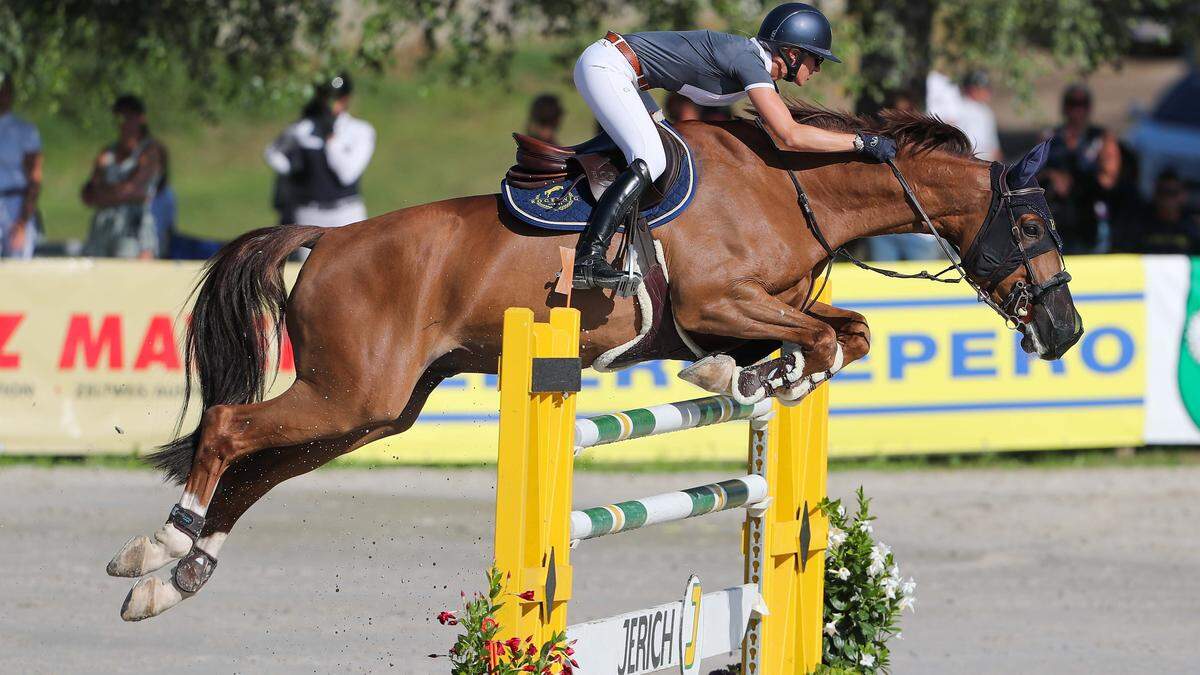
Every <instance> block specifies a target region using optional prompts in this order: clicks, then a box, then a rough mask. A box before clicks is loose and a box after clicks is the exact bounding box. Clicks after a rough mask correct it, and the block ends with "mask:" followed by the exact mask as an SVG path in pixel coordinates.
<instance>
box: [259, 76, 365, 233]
mask: <svg viewBox="0 0 1200 675" xmlns="http://www.w3.org/2000/svg"><path fill="white" fill-rule="evenodd" d="M352 92H353V84H352V83H351V81H350V76H349V75H346V74H345V73H343V74H340V75H337V76H336V77H333V78H332V79H330V80H329V82H328V83H326V84H325V85H323V86H321V87H320V88H319V89H318V92H317V95H316V97H314V98H313V100H312V101H310V102H309V104H308V105H307V106H305V109H304V111H303V113H302V117H301V118H300V120H299V121H297V122H296V123H295V124H292V125H291V126H289V127H288V128H287V129H286V130H284V132H283V133H282V134H280V136H279V137H278V138H276V139H275V141H274V142H272V143H271V144H270V145H268V146H267V148H266V150H265V151H264V152H263V158H264V159H265V160H266V162H267V165H269V166H270V167H271V169H273V170H274V171H275V172H276V173H277V174H279V177H280V185H279V186H278V188H277V195H276V208H279V209H280V212H281V215H282V216H283V217H284V218H287V216H288V215H294V221H295V222H296V223H298V224H301V225H317V226H320V227H340V226H342V225H348V224H350V223H354V222H358V221H360V220H365V219H366V218H367V207H366V205H365V204H364V203H363V200H362V195H361V193H360V190H359V180H360V179H361V178H362V175H363V172H364V171H366V168H367V165H368V164H369V163H370V162H371V156H372V155H373V154H374V152H375V129H374V127H372V126H371V125H370V124H369V123H367V122H365V121H364V120H360V119H358V118H356V117H354V116H352V115H351V114H350V112H349V107H350V95H351V93H352Z"/></svg>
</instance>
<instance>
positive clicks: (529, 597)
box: [517, 591, 534, 600]
mask: <svg viewBox="0 0 1200 675" xmlns="http://www.w3.org/2000/svg"><path fill="white" fill-rule="evenodd" d="M533 595H534V593H533V591H525V592H524V593H521V594H520V595H518V596H517V597H518V598H520V599H522V600H533Z"/></svg>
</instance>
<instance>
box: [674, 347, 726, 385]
mask: <svg viewBox="0 0 1200 675" xmlns="http://www.w3.org/2000/svg"><path fill="white" fill-rule="evenodd" d="M736 371H737V362H736V361H734V360H733V357H732V356H730V355H728V354H710V355H708V356H706V357H704V358H702V359H700V360H699V361H697V362H695V363H693V364H692V365H690V366H688V367H687V368H684V369H683V370H681V371H679V379H681V380H683V381H684V382H691V383H692V384H694V385H696V386H697V387H700V388H701V389H703V390H705V391H711V392H712V393H714V394H726V395H728V394H729V393H730V389H731V388H732V387H731V383H732V382H733V378H734V377H735V376H736Z"/></svg>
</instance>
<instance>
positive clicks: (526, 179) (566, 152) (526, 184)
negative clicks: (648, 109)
mask: <svg viewBox="0 0 1200 675" xmlns="http://www.w3.org/2000/svg"><path fill="white" fill-rule="evenodd" d="M655 127H656V128H657V129H658V136H659V138H660V139H661V140H662V144H663V150H665V151H666V156H667V169H666V171H663V174H662V175H661V176H659V177H658V180H656V181H654V185H652V186H651V187H649V188H647V189H646V192H645V193H644V194H643V195H642V199H641V204H640V206H641V209H643V210H645V209H650V208H653V207H654V206H657V205H658V203H659V202H661V201H662V200H663V197H665V196H666V194H667V191H668V190H669V189H670V188H671V186H672V185H673V184H674V183H675V179H676V178H678V177H679V170H680V166H681V165H682V164H683V162H684V157H685V153H686V152H687V151H686V149H685V148H684V147H683V145H682V144H681V143H680V142H679V141H678V140H677V139H676V138H675V136H674V135H672V134H670V133H668V132H667V131H666V130H665V129H664V128H663V127H662V126H661V125H658V124H656V125H655ZM513 139H514V140H515V141H516V142H517V163H516V164H514V165H513V166H512V167H511V168H509V170H508V173H507V174H505V176H504V179H505V181H507V182H508V184H509V185H511V186H513V187H515V188H519V189H522V190H539V189H541V188H544V187H548V186H550V185H554V184H555V183H559V182H562V181H567V182H568V183H575V182H578V181H580V180H583V179H586V180H587V184H588V190H589V192H591V195H592V198H593V199H600V195H602V194H604V191H605V190H606V189H608V186H609V185H612V183H613V181H614V180H616V179H617V176H618V175H620V173H621V172H622V171H624V170H625V168H626V167H627V166H628V165H627V164H626V162H625V155H624V154H623V153H622V152H621V149H620V148H618V147H617V144H616V143H614V142H613V140H612V138H611V137H610V136H609V135H608V134H607V133H605V132H601V134H600V135H599V136H596V137H595V138H592V139H591V140H587V141H584V142H583V143H580V144H578V145H555V144H554V143H547V142H546V141H542V140H539V139H536V138H534V137H532V136H526V135H525V134H518V133H514V134H513Z"/></svg>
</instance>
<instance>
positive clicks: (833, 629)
mask: <svg viewBox="0 0 1200 675" xmlns="http://www.w3.org/2000/svg"><path fill="white" fill-rule="evenodd" d="M825 634H826V635H828V636H829V637H833V636H834V635H837V634H838V629H837V626H836V625H834V622H833V621H830V622H829V623H827V624H825Z"/></svg>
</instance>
